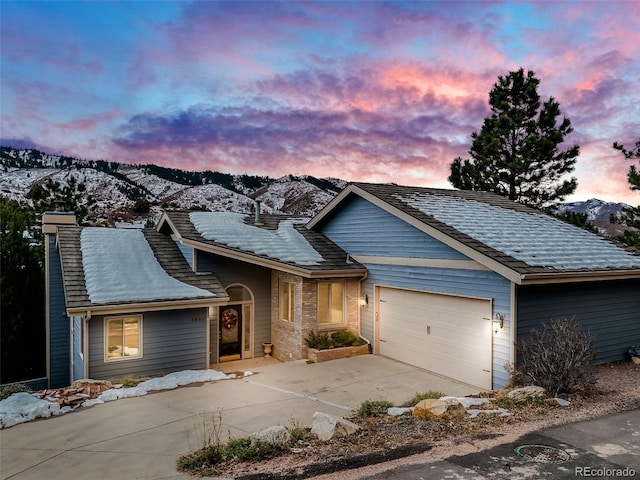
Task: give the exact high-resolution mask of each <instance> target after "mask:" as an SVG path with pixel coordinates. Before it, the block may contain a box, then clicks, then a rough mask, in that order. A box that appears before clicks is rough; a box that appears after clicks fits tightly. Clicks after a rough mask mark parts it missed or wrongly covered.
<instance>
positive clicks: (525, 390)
mask: <svg viewBox="0 0 640 480" xmlns="http://www.w3.org/2000/svg"><path fill="white" fill-rule="evenodd" d="M545 395H546V392H545V390H544V388H542V387H538V386H537V385H529V386H527V387H522V388H516V389H515V390H511V391H510V392H509V393H507V397H508V398H510V399H511V400H513V401H514V402H515V403H524V402H526V401H527V400H528V399H529V398H541V397H544V396H545Z"/></svg>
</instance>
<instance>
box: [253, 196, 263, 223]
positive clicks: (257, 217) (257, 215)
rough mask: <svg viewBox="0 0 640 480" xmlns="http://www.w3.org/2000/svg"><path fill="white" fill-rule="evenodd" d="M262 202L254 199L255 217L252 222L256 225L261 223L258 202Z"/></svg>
mask: <svg viewBox="0 0 640 480" xmlns="http://www.w3.org/2000/svg"><path fill="white" fill-rule="evenodd" d="M261 203H262V202H261V201H260V200H256V219H255V221H254V222H253V223H254V224H256V225H262V221H261V220H260V204H261Z"/></svg>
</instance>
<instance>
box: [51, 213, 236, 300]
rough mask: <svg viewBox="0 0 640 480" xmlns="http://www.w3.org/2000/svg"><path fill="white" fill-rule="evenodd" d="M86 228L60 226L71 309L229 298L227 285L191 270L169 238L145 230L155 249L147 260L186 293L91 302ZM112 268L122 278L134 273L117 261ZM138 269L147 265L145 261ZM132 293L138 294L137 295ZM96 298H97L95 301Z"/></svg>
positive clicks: (150, 243)
mask: <svg viewBox="0 0 640 480" xmlns="http://www.w3.org/2000/svg"><path fill="white" fill-rule="evenodd" d="M89 228H90V227H89ZM83 230H84V228H82V227H66V226H64V227H59V228H58V245H59V249H60V257H61V262H62V273H63V281H64V287H65V299H66V306H67V308H69V309H78V308H92V307H96V306H104V305H126V304H129V303H136V304H141V303H154V302H164V301H173V300H175V301H180V300H186V299H198V298H202V299H203V300H206V299H207V298H208V299H213V298H217V299H225V298H227V294H226V292H225V290H224V288H223V287H222V285H221V284H220V282H219V281H218V280H217V279H216V278H215V277H214V276H213V275H210V274H207V275H199V274H196V273H194V272H193V271H191V269H190V267H189V265H188V263H187V262H186V260H185V259H184V257H183V255H182V253H181V252H180V250H179V249H178V247H177V245H176V244H175V243H174V242H173V241H172V240H171V238H170V237H168V236H166V235H162V234H159V233H157V232H156V231H154V230H150V229H145V230H142V231H139V232H140V233H141V234H142V235H143V236H144V240H146V242H147V243H148V245H149V247H150V248H151V250H152V252H153V257H152V258H151V259H149V261H148V263H149V264H151V263H155V267H157V265H158V264H159V265H160V267H161V268H162V269H163V270H164V271H165V272H166V273H167V274H168V276H169V277H170V278H171V279H172V280H173V281H174V282H180V283H179V285H184V286H185V287H186V288H184V292H182V293H181V294H179V295H176V294H174V293H173V292H172V293H171V294H169V295H168V294H167V293H163V292H160V291H158V292H157V295H153V296H151V297H149V296H147V297H145V298H141V299H134V298H131V299H122V300H108V301H100V296H98V297H94V299H93V301H92V299H91V298H90V290H91V288H92V287H91V286H90V287H89V288H88V286H87V272H86V271H85V265H84V263H83V253H82V239H81V237H82V232H83ZM94 230H96V229H94ZM105 231H106V229H105ZM109 233H112V234H115V235H120V234H122V235H126V234H127V233H126V230H118V229H109ZM130 233H131V232H129V234H130ZM144 240H143V241H144ZM85 242H86V240H85ZM85 260H86V259H85ZM85 263H86V262H85ZM110 268H112V269H113V270H112V271H113V273H114V275H116V276H120V278H124V277H125V276H126V275H130V274H131V272H130V270H131V266H126V265H119V264H118V262H113V264H112V265H111V266H110ZM138 268H143V269H144V268H146V267H145V265H144V262H143V264H141V265H140V266H139V267H138ZM176 285H178V283H176ZM94 289H95V288H94ZM199 291H200V292H202V291H207V293H203V294H202V295H201V294H200V293H198V292H199ZM208 292H210V293H208ZM212 294H213V295H212ZM125 296H126V295H125ZM133 296H134V297H135V295H133ZM95 298H97V299H98V300H97V301H96V300H95ZM103 299H104V297H103Z"/></svg>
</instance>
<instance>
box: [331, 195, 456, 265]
mask: <svg viewBox="0 0 640 480" xmlns="http://www.w3.org/2000/svg"><path fill="white" fill-rule="evenodd" d="M322 233H324V234H325V235H326V236H327V237H329V238H330V239H331V240H332V241H333V242H335V243H336V244H338V245H339V246H340V247H342V248H343V249H344V250H346V251H347V252H349V254H351V255H379V256H390V257H398V256H402V257H413V258H433V259H446V260H468V257H466V256H465V255H463V254H461V253H460V252H458V251H457V250H454V249H453V248H451V247H449V246H448V245H445V244H444V243H442V242H440V241H438V240H435V239H434V238H432V237H430V236H428V235H426V234H424V233H423V232H422V231H420V230H418V229H417V228H415V227H413V226H411V225H409V224H408V223H406V222H404V221H403V220H400V219H399V218H398V217H395V216H393V215H391V214H390V213H387V212H386V211H384V210H383V209H381V208H380V207H378V206H376V205H374V204H372V203H370V202H368V201H367V200H365V199H363V198H360V197H354V198H352V199H350V200H349V201H347V202H346V204H344V205H342V206H341V207H340V210H339V211H338V212H336V213H335V214H334V216H333V217H332V218H331V220H330V221H329V223H327V224H326V225H324V226H323V227H322Z"/></svg>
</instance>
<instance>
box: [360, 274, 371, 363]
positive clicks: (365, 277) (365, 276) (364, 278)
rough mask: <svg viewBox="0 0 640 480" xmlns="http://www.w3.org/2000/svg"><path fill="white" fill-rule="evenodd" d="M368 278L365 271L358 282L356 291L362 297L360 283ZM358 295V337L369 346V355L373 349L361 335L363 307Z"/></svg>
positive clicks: (368, 341)
mask: <svg viewBox="0 0 640 480" xmlns="http://www.w3.org/2000/svg"><path fill="white" fill-rule="evenodd" d="M368 277H369V270H365V272H364V276H363V277H362V278H361V279H360V280H358V286H359V288H358V290H359V292H360V295H362V282H364V281H365V280H366V279H367V278H368ZM360 295H359V296H358V337H360V338H361V339H362V340H364V341H365V342H367V345H369V353H372V351H373V347H372V346H371V340H369V339H368V338H366V337H364V336H363V335H362V318H361V317H362V309H363V308H364V307H361V306H360Z"/></svg>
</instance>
